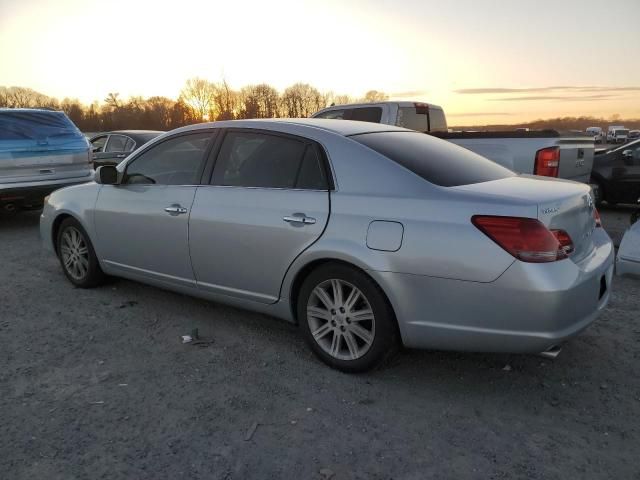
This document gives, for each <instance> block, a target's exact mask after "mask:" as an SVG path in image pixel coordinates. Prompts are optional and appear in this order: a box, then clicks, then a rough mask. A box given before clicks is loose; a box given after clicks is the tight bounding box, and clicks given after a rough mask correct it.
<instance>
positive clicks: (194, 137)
mask: <svg viewBox="0 0 640 480" xmlns="http://www.w3.org/2000/svg"><path fill="white" fill-rule="evenodd" d="M211 137H212V134H211V133H210V132H203V133H191V134H188V135H180V136H177V137H173V138H170V139H168V140H165V141H164V142H161V143H159V144H157V145H154V146H153V147H151V148H150V149H149V150H146V151H145V152H143V153H142V154H141V155H139V156H137V157H136V158H135V159H134V160H133V161H131V163H129V164H128V165H127V169H126V171H125V175H124V182H123V183H126V184H146V185H149V184H152V185H195V184H197V183H199V175H200V168H201V166H202V162H203V161H204V153H205V152H206V150H207V147H208V145H209V141H210V140H211Z"/></svg>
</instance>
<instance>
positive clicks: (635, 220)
mask: <svg viewBox="0 0 640 480" xmlns="http://www.w3.org/2000/svg"><path fill="white" fill-rule="evenodd" d="M639 201H640V200H639ZM639 217H640V210H637V211H635V212H634V213H633V214H632V215H631V226H630V227H629V228H628V229H627V231H626V232H625V233H624V235H623V237H622V241H621V242H620V248H619V249H618V256H617V257H616V274H617V275H621V276H629V277H636V278H640V220H639Z"/></svg>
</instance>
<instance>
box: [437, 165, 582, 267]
mask: <svg viewBox="0 0 640 480" xmlns="http://www.w3.org/2000/svg"><path fill="white" fill-rule="evenodd" d="M449 188H451V189H452V190H460V191H465V192H469V193H471V192H473V193H476V194H481V195H483V196H484V195H486V196H488V197H494V198H495V197H499V198H501V199H502V201H504V202H506V203H509V202H516V203H519V204H521V203H522V202H526V203H530V204H532V205H535V206H537V211H538V216H537V218H538V220H539V221H540V222H542V223H543V224H544V225H545V226H546V227H547V228H549V229H550V230H564V231H565V232H567V233H568V234H569V236H570V237H571V240H572V241H573V245H574V251H573V253H572V254H571V255H570V257H569V258H570V259H571V260H573V261H574V262H576V263H578V262H580V261H581V260H582V259H584V258H585V257H586V256H587V255H588V254H589V253H590V252H591V251H592V250H593V248H594V244H593V238H592V233H593V230H594V229H595V217H594V210H595V206H594V203H593V198H592V196H591V190H590V188H589V187H588V186H587V185H584V184H580V183H575V182H569V181H566V180H557V179H547V178H544V177H536V176H529V175H520V176H516V177H509V178H504V179H501V180H495V181H492V182H484V183H476V184H472V185H464V186H459V187H449ZM478 203H479V205H481V203H480V202H478ZM478 210H479V211H478V212H476V213H477V214H478V215H501V213H500V212H492V211H490V210H485V209H483V208H482V207H480V208H479V209H478Z"/></svg>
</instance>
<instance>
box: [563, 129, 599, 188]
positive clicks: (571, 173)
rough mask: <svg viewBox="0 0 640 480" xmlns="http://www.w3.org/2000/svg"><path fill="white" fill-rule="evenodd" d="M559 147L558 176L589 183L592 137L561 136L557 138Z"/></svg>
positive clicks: (592, 147)
mask: <svg viewBox="0 0 640 480" xmlns="http://www.w3.org/2000/svg"><path fill="white" fill-rule="evenodd" d="M557 146H558V147H559V148H560V165H559V169H558V177H559V178H566V179H568V180H575V181H576V182H582V183H589V178H590V177H591V169H592V168H593V153H594V141H593V137H562V138H560V139H558V140H557Z"/></svg>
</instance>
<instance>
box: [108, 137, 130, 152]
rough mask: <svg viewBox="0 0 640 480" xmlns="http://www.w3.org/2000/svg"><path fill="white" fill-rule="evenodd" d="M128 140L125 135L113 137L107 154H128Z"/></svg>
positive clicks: (110, 138)
mask: <svg viewBox="0 0 640 480" xmlns="http://www.w3.org/2000/svg"><path fill="white" fill-rule="evenodd" d="M127 140H129V137H125V136H124V135H111V136H110V137H109V142H108V143H107V148H106V150H105V152H126V146H127Z"/></svg>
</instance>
